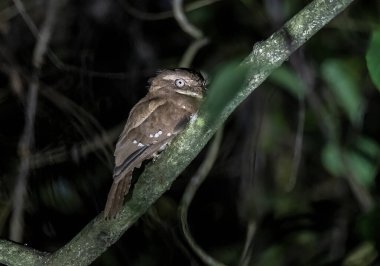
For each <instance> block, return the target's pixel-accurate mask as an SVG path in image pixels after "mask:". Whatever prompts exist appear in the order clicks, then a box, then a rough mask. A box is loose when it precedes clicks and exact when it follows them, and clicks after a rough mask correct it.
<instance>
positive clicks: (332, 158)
mask: <svg viewBox="0 0 380 266" xmlns="http://www.w3.org/2000/svg"><path fill="white" fill-rule="evenodd" d="M322 164H323V166H324V167H325V168H326V170H327V171H329V172H330V173H331V174H332V175H333V176H337V177H338V176H341V175H343V173H344V164H343V162H342V156H341V155H340V150H339V147H338V146H337V145H335V144H334V143H328V144H327V145H326V146H325V147H324V149H323V150H322Z"/></svg>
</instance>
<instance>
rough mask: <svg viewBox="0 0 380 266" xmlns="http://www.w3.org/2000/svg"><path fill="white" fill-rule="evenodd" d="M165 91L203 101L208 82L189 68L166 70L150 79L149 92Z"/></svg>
mask: <svg viewBox="0 0 380 266" xmlns="http://www.w3.org/2000/svg"><path fill="white" fill-rule="evenodd" d="M163 91H165V92H167V93H172V92H175V93H179V94H182V95H187V96H190V97H194V98H198V99H202V98H203V97H204V94H205V91H206V81H205V79H204V78H203V76H202V74H201V73H200V72H198V71H196V70H192V69H189V68H175V69H166V70H162V71H160V72H158V73H157V75H156V76H155V77H153V78H151V79H150V88H149V92H151V93H158V92H163Z"/></svg>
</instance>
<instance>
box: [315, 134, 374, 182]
mask: <svg viewBox="0 0 380 266" xmlns="http://www.w3.org/2000/svg"><path fill="white" fill-rule="evenodd" d="M354 146H355V147H354V148H353V149H349V150H347V149H339V147H338V146H337V145H335V144H334V143H329V144H327V145H326V146H325V148H324V149H323V151H322V163H323V165H324V167H325V168H326V169H327V171H329V172H330V173H331V174H332V175H333V176H336V177H339V176H344V175H347V171H349V172H351V173H352V175H353V176H354V177H355V179H356V180H357V181H358V183H360V184H361V185H363V186H365V187H367V188H370V187H371V186H372V185H373V184H374V181H375V177H376V174H377V170H378V165H379V158H380V147H379V146H378V145H377V144H376V142H374V141H372V140H371V139H368V138H359V139H357V141H356V142H355V145H354ZM343 158H345V161H343Z"/></svg>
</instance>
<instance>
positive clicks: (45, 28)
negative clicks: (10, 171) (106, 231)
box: [10, 0, 62, 242]
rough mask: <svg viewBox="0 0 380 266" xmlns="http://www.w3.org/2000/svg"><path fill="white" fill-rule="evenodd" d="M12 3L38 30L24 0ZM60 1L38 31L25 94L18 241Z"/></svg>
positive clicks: (15, 218) (14, 234) (16, 196)
mask: <svg viewBox="0 0 380 266" xmlns="http://www.w3.org/2000/svg"><path fill="white" fill-rule="evenodd" d="M13 2H14V3H15V5H16V7H17V9H18V10H19V12H20V14H21V15H22V16H23V18H24V20H25V22H26V23H27V24H28V26H29V27H30V28H31V30H33V31H36V30H37V29H36V28H34V27H33V25H34V24H33V23H32V22H31V20H28V19H27V18H28V16H25V14H26V12H25V8H24V6H23V4H22V2H21V0H13ZM61 2H62V1H59V0H50V2H49V6H48V10H47V15H46V19H45V21H44V23H43V25H42V28H41V32H40V33H39V34H38V39H37V43H36V46H35V48H34V51H33V59H32V60H33V61H32V63H33V66H34V75H33V77H32V81H31V83H30V87H29V90H28V94H27V97H26V107H25V127H24V131H23V133H22V136H21V139H20V142H19V154H20V157H21V163H20V168H19V174H18V177H17V181H16V186H15V189H14V193H13V199H12V201H13V213H12V217H11V223H10V224H11V228H10V239H12V240H14V241H16V242H20V241H22V235H23V220H24V217H23V210H24V200H25V196H26V188H27V185H28V176H29V170H30V154H31V152H32V146H33V138H34V121H35V116H36V111H37V98H38V89H39V72H40V70H41V66H42V62H43V59H44V55H45V53H46V50H47V45H48V43H49V41H50V38H51V36H52V31H53V27H54V24H55V22H56V18H57V13H58V9H59V7H60V4H61Z"/></svg>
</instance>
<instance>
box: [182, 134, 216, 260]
mask: <svg viewBox="0 0 380 266" xmlns="http://www.w3.org/2000/svg"><path fill="white" fill-rule="evenodd" d="M222 136H223V127H221V128H220V129H219V130H218V132H217V133H216V134H215V139H214V140H213V142H212V144H211V147H210V148H209V150H208V152H207V154H206V157H205V160H204V161H203V163H202V165H201V166H200V167H199V169H198V171H197V172H196V173H195V175H194V176H193V177H192V178H191V180H190V183H189V185H188V186H187V187H186V190H185V192H184V194H183V196H182V200H181V204H180V207H179V216H180V218H181V225H182V231H183V234H184V235H185V238H186V241H187V243H189V245H190V247H191V248H192V250H193V251H194V252H195V253H196V254H197V255H198V257H199V258H200V259H201V260H202V262H203V263H204V264H206V265H210V266H223V265H224V264H223V263H220V262H218V261H216V260H215V259H214V258H213V257H211V256H210V255H208V254H207V253H206V252H205V251H204V250H203V249H202V248H201V247H200V246H199V245H198V244H197V243H196V242H195V239H194V238H193V237H192V235H191V233H190V229H189V225H188V223H187V215H188V210H189V207H190V204H191V202H192V201H193V198H194V196H195V193H196V192H197V191H198V188H199V187H200V186H201V185H202V183H203V181H204V180H205V179H206V177H207V176H208V174H209V172H210V171H211V168H212V167H213V165H214V163H215V161H216V159H217V157H218V153H219V148H220V144H221V142H222Z"/></svg>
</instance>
